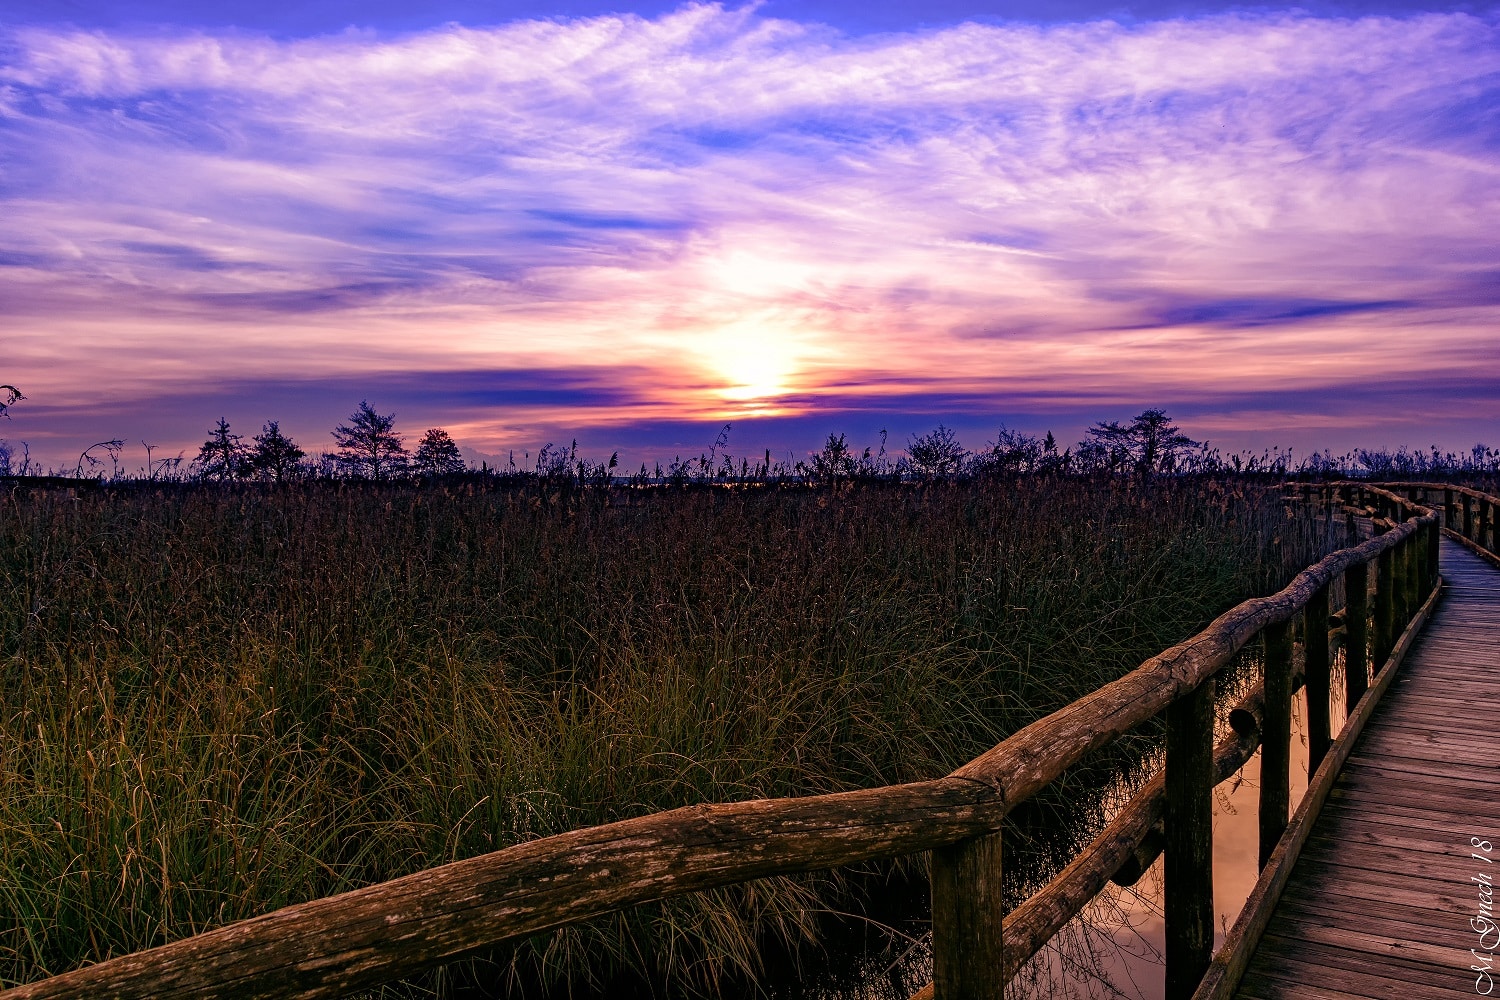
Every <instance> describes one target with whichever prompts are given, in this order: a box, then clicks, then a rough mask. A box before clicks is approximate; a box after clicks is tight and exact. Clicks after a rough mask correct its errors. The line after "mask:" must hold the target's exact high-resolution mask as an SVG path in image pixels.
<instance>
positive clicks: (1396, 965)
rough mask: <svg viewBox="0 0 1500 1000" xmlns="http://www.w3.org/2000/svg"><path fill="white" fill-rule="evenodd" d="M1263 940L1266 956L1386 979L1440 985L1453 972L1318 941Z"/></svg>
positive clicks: (1276, 937) (1269, 936) (1444, 967)
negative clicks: (1358, 972) (1367, 971)
mask: <svg viewBox="0 0 1500 1000" xmlns="http://www.w3.org/2000/svg"><path fill="white" fill-rule="evenodd" d="M1263 940H1264V947H1265V949H1266V952H1265V957H1266V958H1267V959H1275V958H1277V957H1279V956H1283V955H1284V956H1286V957H1288V958H1293V959H1299V958H1300V959H1301V960H1302V961H1307V962H1314V963H1317V964H1322V965H1328V966H1332V967H1334V968H1339V969H1349V970H1351V971H1359V970H1362V969H1364V970H1369V971H1371V972H1373V973H1375V974H1376V975H1379V976H1381V977H1383V978H1386V979H1397V980H1401V981H1405V982H1417V983H1424V982H1427V983H1433V982H1435V983H1439V984H1441V983H1442V982H1443V981H1444V980H1446V979H1450V978H1452V976H1453V973H1454V969H1453V967H1452V966H1451V965H1435V964H1433V963H1431V962H1417V961H1412V960H1411V959H1407V958H1401V957H1397V956H1392V955H1371V954H1369V953H1368V952H1361V951H1351V950H1350V949H1348V948H1336V947H1333V946H1331V945H1326V944H1321V943H1319V942H1316V941H1296V940H1293V939H1291V938H1284V937H1281V936H1279V935H1274V934H1267V935H1266V936H1265V938H1264V939H1263Z"/></svg>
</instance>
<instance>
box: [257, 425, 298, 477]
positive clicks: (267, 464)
mask: <svg viewBox="0 0 1500 1000" xmlns="http://www.w3.org/2000/svg"><path fill="white" fill-rule="evenodd" d="M254 440H255V447H254V448H253V449H251V451H250V468H251V470H252V471H253V472H254V473H255V474H256V475H258V476H260V477H261V478H262V479H269V480H270V481H271V482H273V483H279V482H283V481H284V480H286V479H287V478H288V477H290V476H291V475H292V473H293V472H295V471H296V470H297V463H299V462H301V461H302V460H303V459H304V458H306V457H307V452H305V451H303V450H302V449H301V448H299V447H297V445H296V443H295V442H293V441H292V439H291V438H289V437H287V436H286V435H285V434H283V433H281V424H280V422H279V421H276V420H267V421H266V425H265V427H264V428H263V429H262V430H261V432H260V433H259V434H257V435H255V439H254Z"/></svg>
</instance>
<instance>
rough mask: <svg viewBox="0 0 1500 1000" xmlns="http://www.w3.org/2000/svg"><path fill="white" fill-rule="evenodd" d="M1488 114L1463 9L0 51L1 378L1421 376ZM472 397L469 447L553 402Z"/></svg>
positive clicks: (604, 419)
mask: <svg viewBox="0 0 1500 1000" xmlns="http://www.w3.org/2000/svg"><path fill="white" fill-rule="evenodd" d="M1497 106H1500V29H1497V25H1496V23H1495V22H1494V21H1493V20H1486V19H1483V18H1476V17H1473V16H1468V15H1459V14H1454V15H1427V16H1417V17H1411V18H1403V19H1379V18H1371V19H1364V20H1329V19H1315V18H1306V17H1297V16H1292V15H1285V16H1255V17H1252V16H1247V15H1225V16H1218V17H1207V18H1200V19H1193V20H1181V21H1163V22H1156V23H1149V24H1143V25H1139V26H1133V27H1122V26H1120V25H1116V24H1111V23H1094V24H1082V25H1064V26H1057V27H1049V28H1040V27H1026V26H1010V27H993V26H981V25H974V24H967V25H961V26H958V27H953V28H947V29H943V30H933V31H919V32H907V33H896V34H887V35H878V36H868V37H863V38H849V37H844V36H841V35H839V34H837V33H835V32H833V31H831V30H829V29H826V28H822V27H819V26H816V25H804V24H798V23H795V22H790V21H785V20H775V19H769V18H764V17H761V16H759V15H757V14H756V13H755V11H753V10H751V9H744V10H724V9H722V8H719V7H716V6H692V7H685V8H683V9H681V10H679V11H677V12H676V13H674V14H671V15H669V16H665V17H661V18H657V19H642V18H637V17H628V16H626V17H604V18H595V19H587V20H573V21H558V22H550V21H528V22H518V23H514V24H510V25H506V26H502V27H498V28H492V29H483V30H477V29H467V28H462V27H457V26H454V27H447V28H443V29H439V30H435V31H430V32H424V33H421V34H416V35H412V36H409V37H404V38H399V39H395V40H391V39H379V38H376V37H373V36H365V35H360V34H357V33H350V34H345V35H339V36H330V37H324V38H315V39H304V40H297V41H273V40H270V39H267V38H261V37H255V36H248V35H222V36H214V35H207V34H202V33H189V34H183V35H180V36H173V35H170V34H163V33H157V34H153V35H151V36H129V35H119V34H114V35H112V34H104V33H89V32H77V31H58V30H41V29H26V30H19V31H15V32H12V33H11V34H10V35H9V36H8V37H7V38H5V39H4V40H3V42H0V322H3V324H4V326H5V333H4V334H3V337H4V342H5V347H4V354H3V356H4V363H5V365H6V366H7V369H9V368H11V367H12V366H14V367H15V368H16V369H17V374H16V376H15V379H13V380H25V382H26V385H27V391H28V395H31V396H32V397H33V398H34V399H35V398H40V397H43V396H47V397H50V398H52V399H54V400H58V401H66V405H68V406H71V407H76V408H87V407H88V406H90V405H91V404H92V403H93V402H97V401H99V400H100V399H101V396H103V397H109V398H112V399H113V400H115V401H116V402H118V401H119V400H123V399H128V398H132V397H134V396H138V395H140V394H143V393H155V394H163V396H164V398H165V397H166V396H174V397H176V396H181V395H182V393H183V392H184V390H185V388H190V387H191V386H192V385H193V384H194V383H195V382H196V381H198V380H207V381H213V380H215V379H221V378H226V377H229V376H230V375H231V374H233V375H235V376H236V377H238V376H240V375H248V376H250V377H254V378H259V379H269V380H276V379H288V378H291V377H293V376H295V377H297V378H316V379H321V380H324V381H323V382H321V383H319V384H324V385H332V384H335V383H338V380H340V379H345V378H348V379H352V380H354V381H356V382H357V381H358V380H360V379H369V380H371V381H372V383H373V382H375V381H379V380H382V379H385V380H389V379H390V378H392V377H394V376H395V375H397V374H399V373H401V372H403V371H434V370H446V371H454V372H459V371H466V370H473V371H477V372H484V371H494V370H504V371H507V372H511V373H515V372H526V371H535V372H537V373H538V374H537V376H536V377H537V379H538V383H539V384H547V383H548V379H547V378H546V377H544V373H546V372H555V371H558V370H570V371H571V370H577V369H593V370H595V371H596V372H597V377H598V378H599V379H601V380H604V381H612V382H613V383H615V384H617V385H623V384H624V383H627V382H628V383H630V386H629V389H628V392H624V393H623V394H622V395H619V396H615V395H606V396H595V395H590V394H582V395H580V396H579V397H578V399H577V401H576V403H570V404H568V405H572V406H574V409H573V410H572V411H571V412H572V414H573V415H572V417H571V419H575V420H576V421H577V424H578V425H579V426H585V425H589V424H595V425H597V424H601V423H619V422H624V421H626V420H632V419H633V420H640V419H642V418H648V419H649V418H652V417H655V418H659V419H662V420H669V419H673V420H704V421H714V420H719V419H750V418H764V419H780V418H792V417H799V418H800V417H807V416H809V415H815V414H817V413H818V412H820V409H821V410H824V411H827V412H829V413H830V415H831V414H833V413H835V412H839V411H842V410H843V409H844V408H846V407H848V406H850V405H852V404H850V402H849V398H850V395H851V392H852V393H853V394H854V395H859V396H861V398H862V402H861V403H860V404H859V406H861V407H877V408H878V407H880V406H886V407H887V408H888V409H889V411H890V412H892V413H896V412H908V411H910V410H912V409H922V406H917V405H915V402H914V403H913V405H912V406H908V405H907V403H904V402H902V398H903V394H910V395H911V397H912V400H913V401H919V400H921V399H925V397H924V396H922V394H923V393H926V392H929V391H930V390H929V389H927V388H923V387H922V386H924V385H928V384H930V383H932V382H934V381H938V382H941V383H942V384H944V385H945V386H947V387H948V388H946V389H944V390H943V391H944V392H945V393H948V392H954V393H956V395H953V396H952V397H951V398H953V399H960V400H963V401H964V402H963V403H962V405H964V406H971V405H972V406H976V407H977V406H982V401H983V400H984V399H993V400H996V401H997V402H996V404H995V406H994V412H997V413H1003V412H1012V413H1013V412H1014V411H1013V410H1009V409H1007V406H1006V404H1005V403H1004V396H1005V394H1012V395H1013V397H1014V398H1015V399H1023V398H1025V399H1034V398H1040V395H1039V394H1038V393H1037V392H1036V387H1037V386H1038V385H1046V386H1047V391H1046V394H1043V395H1048V396H1049V398H1050V397H1051V394H1056V396H1057V397H1059V398H1061V397H1070V398H1071V397H1074V396H1078V395H1079V394H1085V395H1086V394H1089V393H1094V392H1096V391H1097V389H1098V387H1099V386H1101V385H1104V386H1108V387H1109V388H1110V392H1111V394H1112V395H1113V396H1114V397H1116V398H1119V399H1121V400H1122V401H1123V400H1140V401H1144V402H1171V401H1178V402H1179V403H1180V404H1181V405H1184V406H1194V407H1199V408H1201V404H1202V403H1203V402H1204V401H1205V400H1212V399H1213V398H1214V397H1216V396H1226V397H1227V396H1230V395H1233V396H1235V397H1236V398H1239V397H1242V396H1243V395H1245V394H1247V393H1249V394H1254V393H1256V392H1259V391H1262V390H1264V391H1267V392H1270V391H1272V390H1274V391H1277V392H1281V391H1284V390H1287V389H1288V388H1291V389H1292V390H1294V391H1295V389H1296V387H1298V386H1306V387H1309V391H1311V389H1312V387H1317V392H1318V393H1320V394H1321V393H1328V392H1330V391H1333V392H1335V394H1336V391H1337V390H1336V387H1338V386H1355V385H1369V384H1372V380H1373V381H1379V380H1380V379H1382V378H1388V377H1393V376H1395V375H1396V374H1400V375H1402V377H1409V376H1411V375H1412V374H1413V373H1430V374H1431V377H1432V378H1434V379H1440V378H1441V379H1451V378H1455V377H1456V378H1463V373H1464V372H1465V371H1468V370H1470V368H1469V366H1470V364H1471V362H1472V361H1473V359H1474V358H1475V357H1476V356H1487V355H1489V354H1493V352H1494V348H1495V346H1496V343H1497V340H1496V335H1495V333H1494V330H1495V329H1496V326H1495V321H1496V318H1497V311H1500V310H1497V306H1500V301H1497V299H1500V296H1497V295H1496V294H1495V292H1494V288H1495V274H1496V272H1497V266H1500V248H1497V244H1496V241H1495V237H1494V227H1493V223H1492V221H1491V220H1493V218H1494V217H1495V216H1496V213H1497V211H1500V156H1497V153H1500V119H1497V117H1496V116H1495V114H1494V112H1493V110H1490V109H1493V108H1495V107H1497ZM7 374H9V373H8V372H7ZM511 378H512V379H514V378H515V376H514V375H512V376H511ZM8 380H12V379H8ZM328 380H333V382H329V381H328ZM338 384H342V383H338ZM1330 386H1332V387H1335V389H1334V390H1330V389H1329V388H1328V387H1330ZM101 387H103V388H101ZM850 387H863V388H862V389H858V390H854V389H851V388H850ZM189 395H191V393H189ZM1356 395H1357V394H1356ZM184 398H186V397H184ZM945 398H946V397H945ZM1267 398H1268V399H1269V398H1270V397H1269V396H1268V397H1267ZM1277 398H1278V399H1281V397H1277ZM643 400H650V401H651V402H650V403H649V405H648V404H646V403H644V402H641V401H643ZM493 405H494V407H495V408H496V409H497V410H506V411H507V413H508V415H506V416H503V417H502V416H500V415H498V414H497V416H496V418H495V420H493V421H491V422H489V423H485V422H484V421H482V420H476V421H474V422H473V423H472V424H470V426H471V428H472V429H473V431H474V433H476V434H480V435H484V436H485V439H484V440H482V441H476V442H474V443H475V444H479V445H481V446H485V447H490V448H500V447H504V446H505V445H507V444H510V443H514V442H511V441H507V440H505V436H506V433H508V432H507V431H506V430H505V429H504V428H506V427H510V428H514V427H515V426H517V423H516V421H515V419H514V417H515V414H516V413H517V412H518V411H522V412H524V411H528V410H535V411H536V412H535V413H533V416H535V417H536V418H537V419H541V418H542V415H543V414H542V410H541V409H538V408H542V407H544V406H545V407H547V409H546V413H545V419H546V420H548V421H557V422H559V423H561V422H564V421H566V420H567V419H570V416H569V412H568V411H567V410H566V409H565V408H562V409H559V406H560V405H561V404H558V402H557V401H556V400H547V401H545V402H544V401H539V400H534V399H532V400H528V399H525V398H522V397H517V396H511V397H507V398H505V399H500V398H498V397H497V398H496V399H495V401H494V403H493ZM955 405H957V404H955ZM1036 405H1038V406H1041V407H1042V408H1041V409H1040V410H1039V411H1038V413H1039V414H1040V416H1039V419H1045V414H1046V412H1048V411H1047V410H1046V408H1045V406H1042V404H1040V403H1038V404H1036ZM1277 405H1278V406H1281V405H1285V404H1284V401H1282V402H1278V403H1277ZM1307 405H1308V407H1310V408H1311V409H1313V410H1318V408H1319V406H1320V404H1319V403H1318V401H1317V400H1316V399H1310V400H1309V402H1308V404H1307ZM633 406H638V407H641V408H638V409H632V407H633ZM430 409H431V411H432V412H434V413H435V414H437V415H439V416H440V415H441V414H442V413H443V412H445V411H442V410H441V407H440V405H439V404H438V402H437V397H434V402H433V406H432V407H431V408H430ZM1304 409H1305V408H1304ZM19 412H20V411H18V415H19ZM79 412H82V411H81V410H80V411H79ZM1329 412H1330V420H1332V411H1331V410H1330V411H1329ZM1341 413H1342V411H1341ZM271 415H274V414H271ZM1489 416H1490V418H1491V419H1493V418H1494V417H1495V416H1496V414H1490V415H1489ZM457 417H458V414H457V413H456V412H455V414H454V418H455V419H456V418H457ZM196 419H198V421H199V422H201V415H200V416H199V417H198V418H196ZM465 419H466V420H467V419H469V417H468V416H465ZM1339 419H1340V420H1343V419H1344V416H1343V415H1341V416H1340V417H1339ZM524 422H525V421H523V423H524ZM534 424H535V421H531V422H530V423H527V424H526V425H527V426H532V425H534ZM1330 426H1334V424H1330ZM532 443H535V442H532Z"/></svg>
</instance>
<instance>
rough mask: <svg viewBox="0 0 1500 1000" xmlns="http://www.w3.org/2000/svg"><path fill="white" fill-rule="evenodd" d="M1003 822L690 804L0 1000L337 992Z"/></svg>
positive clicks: (963, 814)
mask: <svg viewBox="0 0 1500 1000" xmlns="http://www.w3.org/2000/svg"><path fill="white" fill-rule="evenodd" d="M1003 813H1004V808H1003V805H1002V803H1001V801H1000V799H999V798H998V797H997V796H996V794H995V792H994V791H993V789H992V788H990V787H989V786H986V785H983V784H980V783H978V782H974V781H966V780H963V779H959V778H942V779H938V780H936V781H926V782H918V783H915V784H909V785H895V786H890V787H886V788H878V789H871V790H867V791H856V792H844V793H838V794H834V795H819V796H810V797H808V798H802V799H771V800H762V801H755V802H740V803H734V804H729V805H703V806H690V807H688V808H684V809H674V810H672V811H670V812H664V813H656V814H654V815H651V816H643V817H640V818H638V819H629V820H623V821H621V822H617V823H610V824H607V825H605V826H597V827H591V828H588V829H584V830H575V831H573V832H571V833H564V834H559V835H557V836H554V837H548V838H546V839H543V840H535V841H531V842H529V843H525V844H518V845H516V846H514V847H509V848H506V849H505V850H502V851H496V852H494V853H491V854H486V855H483V856H480V857H477V858H470V859H468V860H465V861H457V862H454V863H452V864H447V865H443V866H441V867H438V868H433V869H430V870H428V871H423V872H418V873H417V874H414V875H408V876H405V877H404V878H399V879H395V880H394V881H390V882H384V883H381V884H379V885H373V886H369V887H367V888H363V889H357V890H355V891H353V892H348V893H344V894H342V895H338V896H330V897H326V898H324V899H318V900H313V901H312V902H308V903H302V904H299V905H296V906H289V907H286V908H284V909H281V910H277V911H275V912H274V913H270V914H267V915H265V916H262V917H256V918H253V919H250V920H244V921H240V922H238V923H234V924H230V925H228V926H226V927H222V928H219V929H218V930H214V931H209V932H207V933H205V934H200V935H197V936H196V937H191V938H186V939H184V940H181V941H176V942H173V943H171V944H167V945H162V946H161V947H158V948H153V949H150V950H149V951H142V952H136V953H135V954H132V955H126V956H123V957H120V958H115V959H111V960H109V961H107V962H101V963H99V964H97V965H91V966H87V967H85V968H82V969H78V970H75V971H73V972H69V973H66V974H64V975H61V976H56V977H54V978H51V979H46V980H42V981H40V982H37V983H33V984H30V985H27V986H22V987H19V988H17V989H13V990H10V991H8V992H6V993H4V994H0V996H3V997H4V998H5V1000H39V998H43V997H77V998H83V997H113V998H136V997H139V998H142V1000H145V998H169V997H184V998H186V997H193V998H208V997H225V998H231V997H232V998H251V997H285V996H301V997H335V996H342V995H345V994H347V993H350V992H353V991H355V990H358V989H361V988H364V987H368V986H373V985H375V984H378V983H382V982H389V981H390V980H393V979H398V978H401V977H404V976H408V975H411V974H414V973H416V972H419V971H421V970H422V969H425V968H428V967H430V966H432V965H434V964H437V963H439V962H442V961H445V960H448V959H452V958H454V957H457V956H461V955H464V954H468V953H471V952H473V951H475V950H476V949H479V948H482V947H488V946H492V945H494V944H496V943H499V942H503V941H508V940H513V939H515V938H519V937H524V936H526V935H529V934H535V933H537V932H539V931H544V930H549V929H551V928H554V927H559V926H562V925H564V924H569V923H573V922H575V921H578V920H582V919H585V918H587V917H590V916H594V915H596V914H600V913H607V912H609V911H612V910H617V909H620V908H621V907H624V906H628V905H634V904H638V903H642V902H647V901H650V900H657V899H665V898H667V897H670V896H676V895H680V894H682V893H687V892H695V891H698V890H702V889H711V888H715V887H718V886H724V885H730V884H734V883H737V882H744V881H748V880H750V879H754V878H762V877H765V876H768V875H776V874H785V873H789V872H799V871H812V870H816V869H821V868H830V867H834V866H837V865H844V864H851V863H857V862H860V861H867V860H871V859H874V858H891V857H898V856H901V855H905V854H912V853H916V852H918V851H924V850H927V849H929V848H932V847H934V846H938V845H942V844H950V843H955V842H957V841H959V840H964V839H967V838H970V837H974V836H978V835H981V834H985V833H988V832H990V831H992V830H993V829H995V827H997V826H998V825H999V822H1000V818H1001V816H1002V815H1003Z"/></svg>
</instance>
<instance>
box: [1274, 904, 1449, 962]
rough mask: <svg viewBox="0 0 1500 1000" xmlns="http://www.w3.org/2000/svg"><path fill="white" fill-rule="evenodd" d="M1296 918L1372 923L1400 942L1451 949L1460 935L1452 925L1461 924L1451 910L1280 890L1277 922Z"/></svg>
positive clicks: (1354, 924)
mask: <svg viewBox="0 0 1500 1000" xmlns="http://www.w3.org/2000/svg"><path fill="white" fill-rule="evenodd" d="M1296 918H1302V919H1306V920H1311V921H1326V922H1327V923H1329V924H1330V925H1335V926H1343V927H1359V926H1364V925H1371V924H1373V925H1374V926H1376V927H1379V928H1380V933H1382V934H1386V935H1390V936H1391V937H1396V938H1400V939H1401V940H1403V941H1408V942H1420V943H1423V944H1430V945H1436V946H1438V947H1441V948H1455V949H1456V945H1457V942H1458V940H1460V938H1457V937H1455V936H1454V931H1455V928H1456V927H1457V928H1461V927H1462V925H1461V924H1460V923H1459V921H1458V920H1455V914H1453V913H1451V912H1444V911H1440V910H1433V909H1425V908H1414V907H1410V906H1405V905H1403V904H1400V903H1382V902H1377V901H1375V900H1367V901H1366V903H1365V905H1364V906H1363V907H1361V906H1359V905H1357V904H1356V903H1355V902H1354V901H1353V900H1351V899H1349V897H1347V896H1325V897H1318V896H1309V895H1306V894H1305V893H1292V894H1286V893H1283V894H1282V897H1281V906H1279V907H1278V908H1277V925H1278V926H1279V922H1280V921H1281V920H1284V919H1296ZM1456 950H1461V949H1456Z"/></svg>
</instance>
